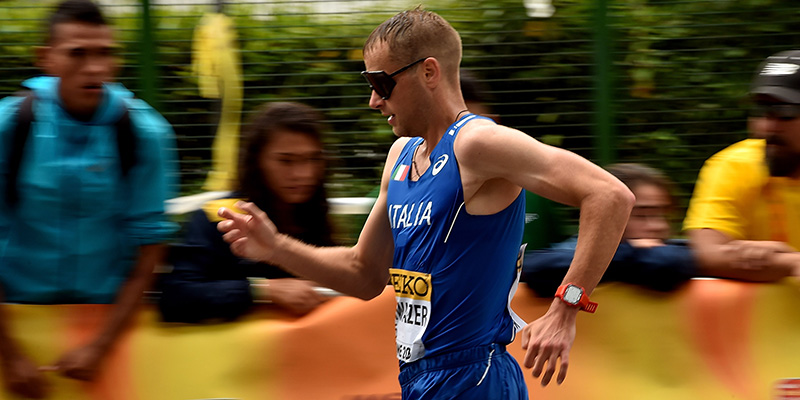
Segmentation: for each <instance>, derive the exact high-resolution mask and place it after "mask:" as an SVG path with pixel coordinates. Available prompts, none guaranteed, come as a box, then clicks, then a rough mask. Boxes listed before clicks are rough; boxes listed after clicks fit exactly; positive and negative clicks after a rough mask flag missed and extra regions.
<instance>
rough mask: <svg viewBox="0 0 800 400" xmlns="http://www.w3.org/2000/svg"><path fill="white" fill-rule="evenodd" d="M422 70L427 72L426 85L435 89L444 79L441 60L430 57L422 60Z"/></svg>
mask: <svg viewBox="0 0 800 400" xmlns="http://www.w3.org/2000/svg"><path fill="white" fill-rule="evenodd" d="M422 70H423V72H424V74H425V85H426V86H428V88H430V89H433V88H435V87H436V86H438V85H439V83H440V81H441V79H442V64H440V63H439V60H437V59H435V58H433V57H428V58H427V59H426V60H425V61H423V62H422Z"/></svg>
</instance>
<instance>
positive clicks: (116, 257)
mask: <svg viewBox="0 0 800 400" xmlns="http://www.w3.org/2000/svg"><path fill="white" fill-rule="evenodd" d="M24 85H25V86H27V87H28V88H30V89H31V90H33V92H34V93H35V100H34V103H33V113H34V121H33V123H32V125H31V133H30V135H29V136H28V139H27V141H26V143H25V147H24V155H23V157H22V163H21V166H20V171H19V175H18V177H17V190H18V193H19V202H18V203H17V204H16V205H15V206H13V207H11V206H9V205H8V204H5V196H0V197H2V199H0V232H1V233H0V283H2V286H3V291H4V295H5V298H4V300H5V301H8V302H19V303H35V304H48V303H112V302H114V299H115V297H116V294H117V291H118V289H119V288H120V286H121V285H122V283H123V282H124V281H125V280H126V279H127V277H128V274H129V272H130V268H131V266H132V265H133V261H134V257H135V256H136V254H137V252H136V249H137V247H138V246H141V245H146V244H155V243H159V242H163V241H165V240H166V239H167V238H168V236H169V235H170V234H171V233H172V232H173V231H174V225H173V224H172V223H169V222H168V221H167V220H166V217H165V215H164V201H165V200H166V199H167V198H168V197H170V195H171V194H172V193H171V189H172V186H173V185H171V183H172V179H173V178H174V177H175V174H174V156H173V149H174V148H175V145H174V138H173V133H172V128H171V127H170V125H169V124H168V123H167V122H166V120H164V119H163V118H162V117H161V116H160V115H159V114H158V113H157V112H156V111H155V110H153V109H152V108H150V106H148V105H147V104H146V103H145V102H143V101H141V100H137V99H134V98H133V94H132V93H131V92H130V91H128V90H127V89H125V88H124V87H123V86H122V85H118V84H106V85H104V88H103V100H102V102H101V104H100V106H99V107H98V109H97V111H96V112H95V114H94V116H93V117H92V118H91V120H89V121H88V122H82V121H78V120H76V119H74V118H72V117H71V116H70V115H69V114H68V113H67V112H66V111H65V110H64V109H63V108H62V104H61V100H60V98H59V96H58V86H59V80H58V78H55V77H38V78H33V79H30V80H28V81H26V82H25V83H24ZM20 102H21V98H20V97H9V98H6V99H3V100H2V101H0V143H2V145H0V148H2V149H3V150H2V151H0V188H3V190H5V185H6V177H7V174H8V172H7V170H8V160H7V157H8V154H7V151H6V149H8V148H9V146H10V141H11V137H12V136H13V132H14V129H13V127H14V126H16V122H17V121H16V120H17V116H16V110H17V109H18V108H19V105H20ZM124 107H127V108H128V110H129V113H130V119H131V122H132V125H133V133H134V136H135V142H136V156H135V164H134V165H133V167H132V168H131V170H130V171H129V172H128V175H127V176H126V177H125V178H123V177H122V169H121V166H120V164H119V150H118V149H117V144H116V138H117V136H116V132H115V126H114V123H115V122H116V121H117V120H119V118H120V116H121V115H122V113H123V112H124Z"/></svg>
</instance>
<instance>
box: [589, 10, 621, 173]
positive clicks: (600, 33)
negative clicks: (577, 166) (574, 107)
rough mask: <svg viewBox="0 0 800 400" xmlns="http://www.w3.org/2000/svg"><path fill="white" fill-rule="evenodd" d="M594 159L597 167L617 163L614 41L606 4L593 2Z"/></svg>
mask: <svg viewBox="0 0 800 400" xmlns="http://www.w3.org/2000/svg"><path fill="white" fill-rule="evenodd" d="M592 20H593V22H594V23H593V25H594V29H592V31H593V32H594V37H593V39H594V40H593V41H594V51H593V53H594V57H593V58H594V73H593V75H594V93H593V97H594V100H593V101H594V126H593V131H594V135H593V136H594V157H595V162H597V163H599V164H600V165H608V164H611V163H613V162H615V161H616V158H617V152H616V137H615V136H616V135H615V132H614V93H613V91H614V79H613V71H612V63H613V58H612V54H611V53H612V47H613V43H612V40H613V37H612V32H611V27H610V26H609V18H608V0H595V7H594V15H593V18H592Z"/></svg>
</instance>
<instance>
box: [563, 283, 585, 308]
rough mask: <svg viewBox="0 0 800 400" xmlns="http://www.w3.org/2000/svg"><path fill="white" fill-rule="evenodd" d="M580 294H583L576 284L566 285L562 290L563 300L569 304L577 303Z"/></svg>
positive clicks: (579, 299)
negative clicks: (565, 288)
mask: <svg viewBox="0 0 800 400" xmlns="http://www.w3.org/2000/svg"><path fill="white" fill-rule="evenodd" d="M581 296H583V290H581V288H579V287H577V286H572V285H570V286H567V290H565V291H564V301H566V302H567V303H569V304H578V302H579V301H581Z"/></svg>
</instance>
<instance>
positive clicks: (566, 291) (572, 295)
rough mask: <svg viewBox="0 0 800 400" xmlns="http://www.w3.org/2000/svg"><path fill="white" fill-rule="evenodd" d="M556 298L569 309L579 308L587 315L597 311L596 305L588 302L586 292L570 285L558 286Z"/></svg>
mask: <svg viewBox="0 0 800 400" xmlns="http://www.w3.org/2000/svg"><path fill="white" fill-rule="evenodd" d="M556 297H558V298H559V299H561V301H563V302H564V303H567V304H568V305H570V306H571V307H580V309H581V310H583V311H586V312H589V313H594V312H595V310H597V303H592V302H591V301H589V296H587V295H586V290H584V289H583V288H582V287H580V286H578V285H575V284H572V283H567V284H565V285H561V286H559V287H558V290H557V291H556Z"/></svg>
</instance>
